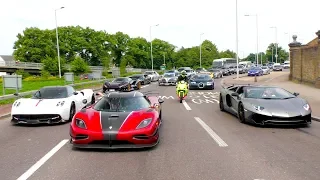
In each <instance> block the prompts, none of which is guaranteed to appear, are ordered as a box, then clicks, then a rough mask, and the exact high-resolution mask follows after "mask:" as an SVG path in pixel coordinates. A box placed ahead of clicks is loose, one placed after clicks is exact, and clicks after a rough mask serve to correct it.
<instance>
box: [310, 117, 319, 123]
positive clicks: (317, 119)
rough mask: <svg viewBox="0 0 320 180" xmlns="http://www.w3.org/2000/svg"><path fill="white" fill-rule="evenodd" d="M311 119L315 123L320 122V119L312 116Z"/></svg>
mask: <svg viewBox="0 0 320 180" xmlns="http://www.w3.org/2000/svg"><path fill="white" fill-rule="evenodd" d="M311 119H312V120H314V121H318V122H320V117H316V116H311Z"/></svg>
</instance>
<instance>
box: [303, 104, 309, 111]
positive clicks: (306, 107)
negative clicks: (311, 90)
mask: <svg viewBox="0 0 320 180" xmlns="http://www.w3.org/2000/svg"><path fill="white" fill-rule="evenodd" d="M303 108H304V109H305V110H306V111H309V110H310V109H311V108H310V106H309V104H305V105H303Z"/></svg>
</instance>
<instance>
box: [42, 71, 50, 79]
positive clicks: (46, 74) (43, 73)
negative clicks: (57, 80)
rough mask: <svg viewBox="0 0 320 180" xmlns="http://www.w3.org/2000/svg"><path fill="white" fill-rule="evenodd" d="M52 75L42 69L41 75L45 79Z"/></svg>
mask: <svg viewBox="0 0 320 180" xmlns="http://www.w3.org/2000/svg"><path fill="white" fill-rule="evenodd" d="M50 76H51V74H50V72H49V71H46V70H44V69H42V70H41V77H42V78H44V79H48V78H49V77H50Z"/></svg>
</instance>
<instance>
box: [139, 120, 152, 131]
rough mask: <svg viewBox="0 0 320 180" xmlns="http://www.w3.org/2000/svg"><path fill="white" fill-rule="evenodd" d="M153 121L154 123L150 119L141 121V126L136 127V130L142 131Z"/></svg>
mask: <svg viewBox="0 0 320 180" xmlns="http://www.w3.org/2000/svg"><path fill="white" fill-rule="evenodd" d="M151 121H152V118H148V119H145V120H143V121H141V122H140V124H139V125H138V126H137V127H136V129H141V128H145V127H147V126H149V124H150V123H151Z"/></svg>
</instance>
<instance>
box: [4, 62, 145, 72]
mask: <svg viewBox="0 0 320 180" xmlns="http://www.w3.org/2000/svg"><path fill="white" fill-rule="evenodd" d="M42 66H43V64H42V63H31V62H15V61H9V62H0V67H17V68H19V67H20V68H34V69H41V68H42ZM65 66H66V68H67V69H70V67H71V66H70V65H69V64H67V65H65ZM89 68H90V69H91V70H92V71H102V70H103V69H104V67H103V66H89ZM112 69H116V70H119V68H118V67H116V68H111V69H110V70H112ZM126 70H127V71H128V72H145V71H147V70H149V69H137V68H126Z"/></svg>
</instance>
